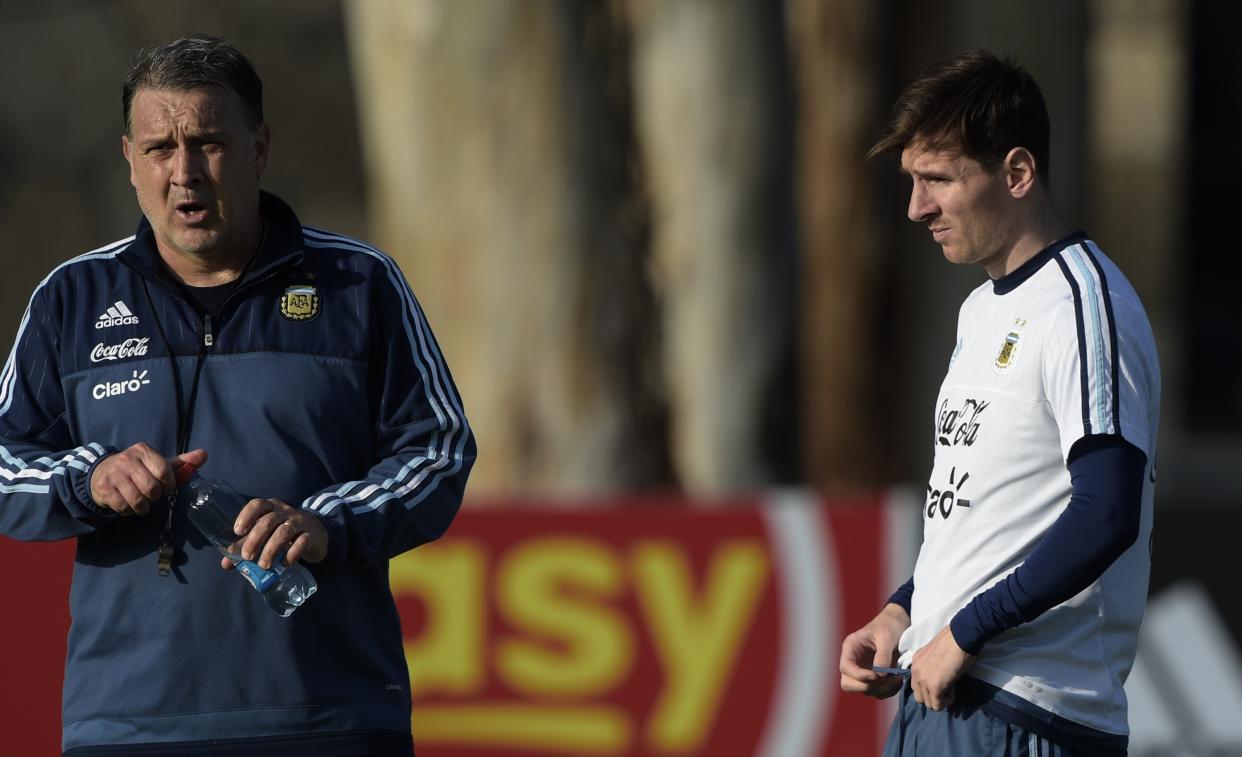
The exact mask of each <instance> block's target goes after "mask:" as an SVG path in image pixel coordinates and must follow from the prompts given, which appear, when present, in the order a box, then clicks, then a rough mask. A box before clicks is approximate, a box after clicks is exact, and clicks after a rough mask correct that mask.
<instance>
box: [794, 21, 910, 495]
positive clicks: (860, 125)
mask: <svg viewBox="0 0 1242 757" xmlns="http://www.w3.org/2000/svg"><path fill="white" fill-rule="evenodd" d="M787 13H788V24H789V35H790V40H791V47H792V52H793V55H792V59H793V61H794V80H795V83H796V92H797V99H798V131H797V159H796V160H795V163H794V164H795V166H797V168H796V171H797V177H796V180H795V181H796V183H795V185H796V187H797V196H798V210H799V213H800V220H799V231H800V232H801V250H802V257H801V265H802V275H801V277H800V279H799V281H800V284H801V298H802V308H801V321H800V322H801V332H800V335H799V354H800V355H801V359H802V371H801V381H802V386H803V387H804V399H803V405H802V407H803V416H802V429H803V434H802V441H803V444H802V453H803V460H804V470H805V471H806V479H807V482H808V483H810V484H812V485H814V486H818V487H821V488H822V487H830V486H842V485H860V486H873V485H875V483H876V482H878V481H880V480H882V478H883V473H882V471H883V468H884V466H883V465H882V460H881V458H882V456H881V454H880V449H879V444H880V443H881V436H880V434H881V433H882V432H883V431H884V430H885V429H886V428H887V424H886V423H885V418H886V417H887V416H888V413H887V410H886V407H885V404H884V403H882V402H880V397H879V396H878V391H877V389H876V383H877V382H876V380H877V374H878V373H879V361H880V360H881V359H882V358H885V357H887V359H888V360H889V361H897V362H899V361H900V357H899V356H895V355H886V353H885V349H884V346H883V345H881V344H879V343H878V340H877V335H878V329H877V327H876V324H877V323H878V318H877V317H876V316H878V315H879V308H878V307H877V305H876V303H877V301H878V300H879V298H880V292H879V291H878V290H879V288H880V287H879V270H880V262H881V260H882V250H881V244H880V240H879V237H878V235H877V233H876V228H877V226H876V224H877V219H876V217H875V216H876V214H875V205H874V199H873V198H874V195H875V192H874V191H873V189H872V182H871V181H870V180H869V177H870V176H871V175H872V174H873V172H874V171H875V170H876V168H875V166H868V165H866V164H865V163H864V161H863V156H864V155H865V154H866V151H867V149H868V147H869V145H870V143H871V142H872V141H874V139H875V138H876V137H877V136H878V132H876V131H875V129H876V126H877V118H876V113H877V112H878V111H879V112H882V110H883V106H882V105H880V104H878V103H877V102H876V101H875V98H876V93H877V92H878V91H879V82H878V79H879V76H878V73H877V61H876V60H875V59H874V58H875V53H874V50H876V44H875V42H876V40H875V36H876V30H875V27H876V20H875V18H874V14H875V13H876V11H875V10H874V4H873V3H871V2H868V0H789V3H788V6H787ZM896 218H899V217H895V219H896ZM896 222H897V220H894V223H896Z"/></svg>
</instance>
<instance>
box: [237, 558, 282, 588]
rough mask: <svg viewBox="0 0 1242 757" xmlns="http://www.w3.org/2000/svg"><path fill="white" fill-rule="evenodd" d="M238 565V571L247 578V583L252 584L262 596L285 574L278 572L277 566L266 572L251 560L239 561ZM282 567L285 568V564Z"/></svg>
mask: <svg viewBox="0 0 1242 757" xmlns="http://www.w3.org/2000/svg"><path fill="white" fill-rule="evenodd" d="M278 564H279V563H278ZM236 565H237V569H238V570H239V571H241V574H242V575H243V576H245V577H246V580H247V581H249V582H250V585H251V586H253V587H254V588H255V591H257V592H259V593H260V594H263V593H265V592H266V591H267V590H268V589H270V588H272V584H274V583H276V581H277V579H279V578H280V574H281V573H282V572H283V571H279V570H277V569H276V567H275V566H273V567H271V568H269V569H268V570H264V569H263V568H260V567H259V564H258V563H256V562H253V561H251V560H239V561H238V562H237V563H236ZM280 565H281V567H284V566H283V564H280Z"/></svg>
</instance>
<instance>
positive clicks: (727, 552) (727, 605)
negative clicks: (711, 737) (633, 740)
mask: <svg viewBox="0 0 1242 757" xmlns="http://www.w3.org/2000/svg"><path fill="white" fill-rule="evenodd" d="M633 559H634V569H635V572H636V575H637V587H636V588H637V591H638V600H639V602H638V603H639V606H640V608H641V610H642V613H643V616H644V618H645V620H646V624H647V626H648V627H649V628H650V629H651V634H652V638H653V640H654V641H655V647H656V653H657V654H658V655H659V657H660V661H661V666H662V669H663V670H664V671H665V672H666V682H665V685H664V687H663V688H662V689H661V691H660V693H659V696H658V697H657V698H656V702H655V706H654V707H653V708H652V711H651V716H650V718H649V719H648V721H647V726H646V729H645V738H646V740H647V743H648V744H649V745H650V746H651V747H652V748H654V749H656V750H658V751H664V752H687V751H691V750H693V749H695V748H697V747H701V746H702V743H703V740H704V738H705V737H706V736H707V734H708V731H709V728H710V727H711V724H712V721H713V719H714V717H715V714H716V711H717V709H718V708H719V706H720V701H721V698H722V697H723V695H724V688H723V685H724V683H725V681H726V680H727V676H728V674H729V673H730V672H732V671H733V669H734V667H735V665H736V663H737V656H738V651H739V646H740V644H741V642H742V640H743V638H744V637H745V631H746V630H747V629H748V628H749V627H750V623H751V621H753V620H754V613H755V607H756V605H757V603H758V601H759V600H760V599H761V598H762V590H763V587H764V585H765V583H766V581H767V577H768V560H767V554H766V553H765V552H764V549H763V545H762V543H761V542H759V541H757V540H746V541H732V542H728V543H726V544H724V545H722V546H720V547H719V548H717V549H716V551H715V553H714V554H713V555H712V559H711V562H710V563H709V565H708V569H707V575H706V578H705V581H704V587H703V590H702V592H701V594H700V596H698V597H696V596H695V592H694V587H693V586H692V583H693V581H692V577H691V574H690V567H689V565H688V562H689V561H688V560H687V558H686V556H685V554H684V552H683V551H682V548H681V547H680V546H678V545H677V544H676V543H675V542H667V541H659V542H657V541H647V542H643V543H640V544H639V545H637V546H636V547H635V548H634V555H633Z"/></svg>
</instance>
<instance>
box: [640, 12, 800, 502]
mask: <svg viewBox="0 0 1242 757" xmlns="http://www.w3.org/2000/svg"><path fill="white" fill-rule="evenodd" d="M628 9H629V14H630V19H631V23H632V27H633V33H634V66H635V68H634V71H635V74H634V77H635V102H636V112H637V117H638V124H639V130H638V131H639V134H640V143H641V148H642V158H643V165H644V166H645V172H646V174H647V176H648V177H649V180H650V185H649V186H650V192H651V196H652V205H653V208H654V210H653V225H652V232H653V235H654V236H653V249H652V253H653V258H654V260H653V263H654V266H653V274H654V276H655V282H654V284H655V287H656V291H657V296H658V297H659V300H660V307H661V312H662V323H663V340H664V345H663V355H664V357H663V363H664V369H665V373H664V376H665V382H666V387H667V391H668V394H669V406H670V423H671V429H670V434H671V436H670V445H671V452H672V457H673V461H674V464H675V467H676V470H677V472H678V474H679V476H680V477H681V481H682V483H683V484H684V485H685V487H686V488H687V489H689V490H690V491H695V492H700V493H714V492H725V491H731V490H737V489H746V488H753V487H758V486H763V485H765V484H768V483H771V481H772V473H771V470H772V468H771V465H770V464H769V461H767V460H765V444H764V442H765V438H764V437H765V434H766V433H767V429H766V428H765V422H766V421H767V416H768V414H769V412H770V408H769V404H770V400H771V394H772V390H773V386H774V381H775V380H776V379H777V377H778V372H779V370H778V369H779V366H780V361H781V359H782V357H783V356H784V355H785V354H787V350H788V345H789V339H790V336H789V335H790V332H791V330H792V325H791V318H790V317H789V311H790V310H791V308H792V303H791V302H790V301H789V297H788V291H786V290H783V289H782V285H783V284H786V283H787V281H788V279H789V278H790V277H791V261H792V257H793V255H792V245H791V244H790V242H789V240H788V239H786V238H784V237H783V235H784V234H785V233H786V231H787V229H786V228H783V227H782V225H781V221H782V217H781V216H782V211H783V210H784V209H785V208H787V205H788V189H787V185H788V181H787V176H786V175H785V174H784V173H783V171H784V170H785V167H786V166H787V160H786V161H782V160H781V159H780V158H781V155H780V146H781V141H782V139H783V138H784V135H785V132H784V131H783V130H784V129H786V128H787V121H786V120H785V116H786V109H785V107H784V106H785V103H783V102H782V101H781V97H780V93H781V91H782V84H781V81H782V75H783V73H784V71H783V58H784V47H783V44H782V36H783V29H782V28H781V25H780V18H781V16H780V8H779V5H774V4H769V3H756V2H750V1H749V0H710V1H709V0H630V2H629V4H628ZM785 226H786V227H787V226H788V223H786V224H785ZM782 399H783V401H784V403H785V404H786V405H790V404H791V403H792V402H794V398H793V397H791V396H789V395H788V394H786V396H784V397H783V398H782Z"/></svg>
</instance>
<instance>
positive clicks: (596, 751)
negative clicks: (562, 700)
mask: <svg viewBox="0 0 1242 757" xmlns="http://www.w3.org/2000/svg"><path fill="white" fill-rule="evenodd" d="M632 730H633V726H632V724H631V723H630V719H629V716H628V715H627V713H626V712H625V710H624V709H622V708H620V707H608V706H605V705H559V706H558V705H537V704H527V703H524V702H496V703H492V704H467V705H437V704H431V705H421V706H415V707H414V733H415V737H414V738H416V739H418V743H420V744H423V745H427V744H440V745H444V746H457V747H461V746H463V745H468V746H471V747H474V748H476V749H480V748H486V749H496V750H501V751H503V752H504V753H506V754H509V753H512V752H526V753H529V754H541V755H553V754H566V755H573V756H574V757H586V755H615V754H629V752H630V742H631V741H632V740H633V733H632Z"/></svg>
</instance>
